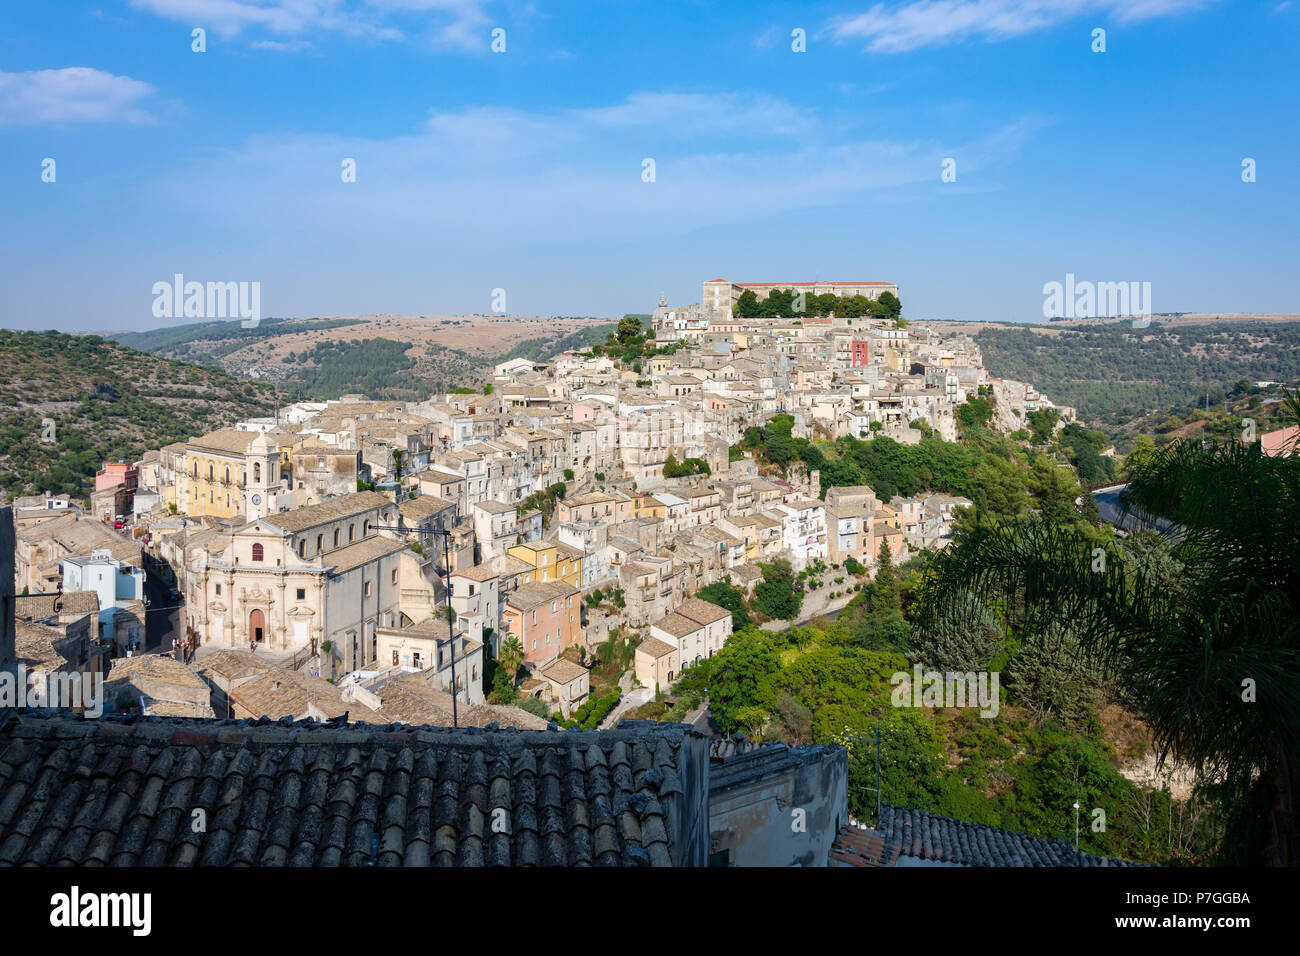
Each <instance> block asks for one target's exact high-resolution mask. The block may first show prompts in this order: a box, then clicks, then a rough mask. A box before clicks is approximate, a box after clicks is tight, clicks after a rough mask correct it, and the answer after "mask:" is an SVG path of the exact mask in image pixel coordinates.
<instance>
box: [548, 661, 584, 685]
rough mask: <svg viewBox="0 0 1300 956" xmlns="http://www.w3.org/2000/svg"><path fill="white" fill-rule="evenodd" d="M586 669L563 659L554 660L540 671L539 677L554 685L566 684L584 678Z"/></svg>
mask: <svg viewBox="0 0 1300 956" xmlns="http://www.w3.org/2000/svg"><path fill="white" fill-rule="evenodd" d="M586 674H587V668H585V667H583V666H582V665H581V664H575V663H574V662H573V661H569V660H565V659H564V658H563V657H559V658H556V659H555V660H554V661H552V662H551V663H549V664H547V665H546V666H545V667H543V668H542V669H541V675H542V676H543V677H545V678H546V679H547V680H549V681H551V682H552V683H555V684H567V683H569V682H570V681H575V680H577V679H578V678H580V677H585V676H586Z"/></svg>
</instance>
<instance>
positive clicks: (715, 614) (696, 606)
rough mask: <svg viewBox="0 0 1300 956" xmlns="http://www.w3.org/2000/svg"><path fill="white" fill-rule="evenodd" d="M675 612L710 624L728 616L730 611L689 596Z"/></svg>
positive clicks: (700, 622)
mask: <svg viewBox="0 0 1300 956" xmlns="http://www.w3.org/2000/svg"><path fill="white" fill-rule="evenodd" d="M674 613H675V614H680V615H681V616H682V617H685V618H689V619H690V620H692V621H695V622H697V623H699V624H702V625H703V624H712V623H713V622H714V621H721V620H723V619H724V618H730V617H731V612H730V611H728V610H727V609H726V608H724V607H718V606H717V605H716V604H710V603H709V602H708V601H705V600H703V599H701V598H691V599H690V600H689V601H686V602H685V603H684V604H682V606H681V607H679V608H678V609H677V610H676V611H675V612H674Z"/></svg>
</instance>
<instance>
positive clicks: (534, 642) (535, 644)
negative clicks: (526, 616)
mask: <svg viewBox="0 0 1300 956" xmlns="http://www.w3.org/2000/svg"><path fill="white" fill-rule="evenodd" d="M533 623H534V624H536V623H537V611H536V610H534V611H533ZM536 646H537V642H536V641H533V647H536Z"/></svg>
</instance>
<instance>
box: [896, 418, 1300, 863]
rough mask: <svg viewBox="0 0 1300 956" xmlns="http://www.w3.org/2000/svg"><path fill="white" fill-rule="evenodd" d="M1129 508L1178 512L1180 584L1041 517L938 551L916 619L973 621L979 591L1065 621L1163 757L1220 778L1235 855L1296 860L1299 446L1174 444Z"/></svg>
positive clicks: (1036, 622) (1161, 452)
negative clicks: (1277, 453) (1286, 449)
mask: <svg viewBox="0 0 1300 956" xmlns="http://www.w3.org/2000/svg"><path fill="white" fill-rule="evenodd" d="M1292 399H1293V401H1292V403H1291V405H1292V410H1293V412H1294V413H1295V414H1297V415H1300V402H1295V401H1294V396H1292ZM1125 507H1126V508H1137V509H1140V510H1141V511H1143V512H1146V513H1149V514H1152V515H1158V516H1161V517H1164V518H1167V519H1168V520H1170V521H1172V522H1174V524H1175V527H1174V528H1173V529H1171V531H1170V532H1169V533H1168V538H1169V541H1170V543H1171V546H1172V553H1173V556H1174V557H1175V558H1176V559H1177V560H1178V561H1179V562H1181V564H1182V567H1183V572H1182V574H1183V579H1182V583H1181V586H1179V585H1173V586H1171V584H1170V582H1169V580H1168V574H1161V573H1159V572H1158V571H1156V570H1154V569H1152V568H1151V567H1150V566H1147V565H1144V563H1143V562H1141V561H1139V560H1135V558H1134V556H1133V552H1132V551H1131V550H1129V551H1126V550H1125V549H1121V548H1117V547H1114V546H1109V547H1107V548H1105V549H1103V550H1104V554H1103V555H1101V556H1100V559H1099V555H1098V553H1097V550H1096V548H1097V542H1095V541H1091V540H1087V539H1085V538H1083V537H1082V536H1081V533H1080V531H1079V530H1078V529H1077V527H1076V526H1074V525H1069V524H1057V523H1053V522H1051V521H1049V520H1046V519H1044V518H1043V517H1041V516H1035V517H1030V518H1027V519H1022V520H1019V521H1016V522H1013V523H1007V524H1001V525H993V526H987V527H980V528H975V529H972V530H971V531H969V532H966V533H963V534H962V535H961V536H960V538H959V540H958V541H957V542H956V543H955V544H954V546H953V547H951V548H950V549H949V550H948V551H947V552H945V553H944V554H943V555H941V556H940V557H938V558H936V559H935V561H934V562H933V568H934V571H935V573H936V579H935V587H934V589H933V590H932V591H931V592H930V593H931V594H932V595H933V598H932V599H931V600H929V601H927V602H926V603H925V604H924V606H923V607H922V608H921V613H920V618H921V619H920V621H919V623H920V625H921V627H922V628H923V629H924V628H927V627H931V626H935V625H940V624H942V625H946V626H950V627H951V626H953V625H957V624H960V623H962V622H963V621H962V619H963V618H964V617H965V616H967V615H968V614H969V610H968V608H969V606H970V603H969V602H966V603H965V604H963V603H962V602H961V601H959V600H957V598H958V597H959V596H960V595H961V594H963V593H965V592H967V591H973V592H974V593H976V594H977V595H979V596H980V597H981V598H982V599H983V600H984V601H986V602H992V601H998V600H1001V601H1005V602H1006V606H1007V608H1008V611H1009V614H1010V617H1011V619H1012V621H1013V623H1015V624H1017V625H1018V626H1020V627H1023V628H1024V629H1025V630H1026V632H1027V633H1043V632H1044V630H1046V629H1048V628H1050V626H1051V625H1052V624H1057V625H1065V624H1068V625H1069V629H1070V630H1071V631H1072V632H1073V633H1075V634H1077V635H1078V636H1079V643H1080V647H1081V649H1082V652H1083V653H1084V654H1085V655H1086V656H1087V657H1088V658H1090V659H1091V660H1093V661H1095V662H1096V663H1097V664H1099V665H1101V666H1103V667H1105V668H1106V669H1107V670H1110V669H1113V671H1114V673H1116V674H1117V675H1118V680H1119V682H1120V683H1119V686H1120V687H1122V688H1123V689H1124V691H1125V694H1126V696H1127V697H1128V698H1129V699H1130V700H1132V701H1133V702H1135V705H1136V706H1137V708H1138V709H1139V711H1140V712H1141V714H1142V716H1143V717H1144V718H1145V720H1146V721H1147V722H1148V724H1149V725H1150V727H1151V730H1152V734H1153V736H1154V739H1155V742H1156V745H1157V748H1158V752H1159V757H1160V759H1161V760H1162V761H1163V760H1164V758H1165V757H1166V756H1170V755H1172V756H1173V757H1175V758H1176V759H1178V760H1180V761H1183V762H1186V763H1188V764H1191V765H1192V766H1194V767H1195V768H1196V769H1197V770H1198V772H1200V773H1201V774H1203V775H1204V778H1205V779H1208V780H1211V781H1216V783H1215V784H1214V789H1215V790H1216V791H1217V793H1218V795H1219V797H1220V799H1221V800H1222V803H1223V807H1224V810H1225V813H1226V817H1227V821H1228V831H1227V836H1226V837H1225V840H1224V844H1223V846H1222V847H1221V850H1220V853H1221V856H1222V857H1223V858H1224V860H1225V861H1229V860H1231V861H1236V862H1244V863H1256V864H1257V863H1260V862H1265V861H1267V862H1270V863H1272V864H1274V865H1287V864H1295V863H1297V862H1300V839H1298V838H1297V820H1296V816H1295V806H1294V794H1295V789H1296V786H1297V784H1300V617H1298V616H1297V612H1298V611H1300V454H1296V455H1291V456H1289V457H1267V456H1265V455H1263V454H1261V452H1260V448H1259V444H1258V443H1252V444H1244V443H1242V442H1240V441H1233V442H1230V443H1226V444H1216V445H1212V446H1209V447H1202V444H1201V442H1200V441H1186V442H1181V443H1176V444H1171V445H1167V446H1165V447H1164V448H1161V449H1158V450H1156V451H1155V452H1153V453H1151V454H1148V455H1144V456H1142V457H1141V459H1140V460H1139V461H1137V462H1135V463H1133V464H1132V467H1131V480H1130V483H1129V486H1128V501H1127V504H1126V505H1125ZM1060 630H1061V628H1059V627H1058V628H1057V631H1058V632H1059V631H1060Z"/></svg>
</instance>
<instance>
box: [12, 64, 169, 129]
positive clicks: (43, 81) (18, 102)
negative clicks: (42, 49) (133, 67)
mask: <svg viewBox="0 0 1300 956" xmlns="http://www.w3.org/2000/svg"><path fill="white" fill-rule="evenodd" d="M153 91H154V88H153V87H152V86H150V85H149V84H148V83H145V82H143V81H141V80H133V79H131V78H130V77H129V76H114V75H113V74H112V73H105V72H104V71H102V70H95V69H91V68H90V67H85V66H70V67H67V68H65V69H62V70H31V71H28V72H26V73H0V126H50V125H59V124H65V123H152V122H153V121H154V118H153V116H151V115H150V114H149V113H148V112H146V111H145V110H144V109H141V108H140V106H139V101H140V100H142V99H144V98H145V97H147V96H149V95H150V94H152V93H153Z"/></svg>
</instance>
